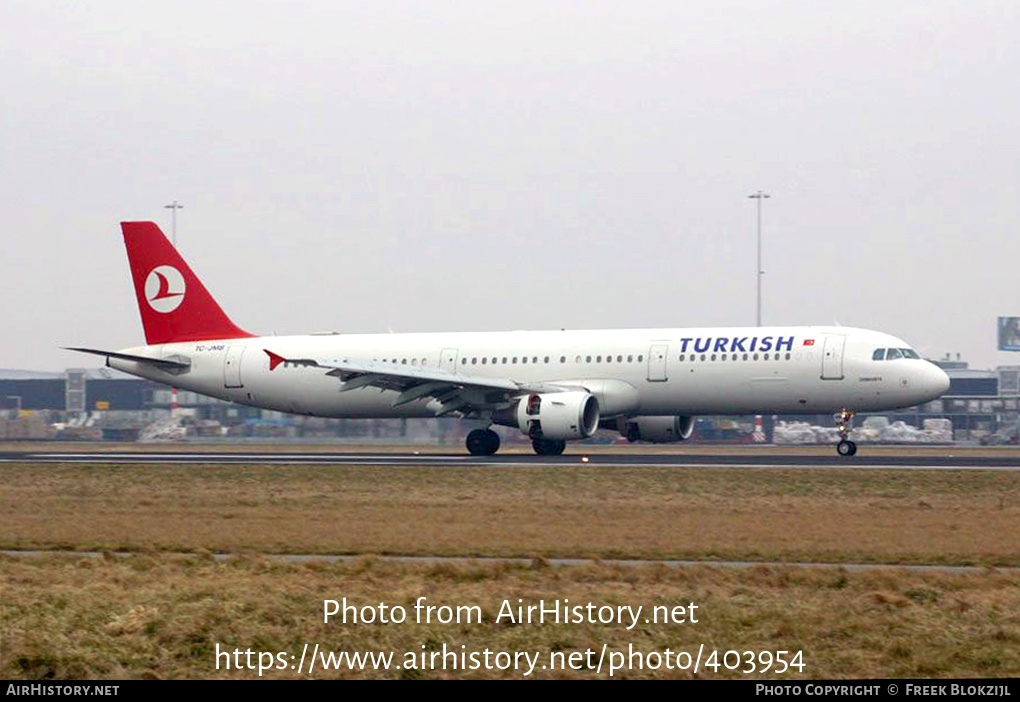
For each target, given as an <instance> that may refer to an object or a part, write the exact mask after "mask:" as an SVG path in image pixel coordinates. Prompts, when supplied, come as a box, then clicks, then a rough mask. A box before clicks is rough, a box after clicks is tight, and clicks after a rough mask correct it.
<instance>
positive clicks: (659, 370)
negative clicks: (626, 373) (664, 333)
mask: <svg viewBox="0 0 1020 702" xmlns="http://www.w3.org/2000/svg"><path fill="white" fill-rule="evenodd" d="M667 356H669V344H652V347H651V348H650V349H648V380H649V382H653V383H654V382H662V381H664V380H666V379H667V377H666V357H667Z"/></svg>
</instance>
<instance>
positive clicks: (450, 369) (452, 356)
mask: <svg viewBox="0 0 1020 702" xmlns="http://www.w3.org/2000/svg"><path fill="white" fill-rule="evenodd" d="M439 368H440V369H441V370H444V371H446V372H447V373H456V372H457V349H443V352H442V353H441V354H440V355H439Z"/></svg>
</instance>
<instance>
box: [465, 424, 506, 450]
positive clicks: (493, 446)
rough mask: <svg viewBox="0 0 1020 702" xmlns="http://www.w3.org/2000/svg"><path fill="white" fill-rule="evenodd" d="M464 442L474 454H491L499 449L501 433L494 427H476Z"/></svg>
mask: <svg viewBox="0 0 1020 702" xmlns="http://www.w3.org/2000/svg"><path fill="white" fill-rule="evenodd" d="M464 443H465V445H466V446H467V450H468V453H470V454H471V455H472V456H491V455H492V454H494V453H496V451H499V434H497V433H496V432H494V431H493V430H492V429H474V430H472V431H471V432H469V433H468V435H467V440H466V441H465V442H464Z"/></svg>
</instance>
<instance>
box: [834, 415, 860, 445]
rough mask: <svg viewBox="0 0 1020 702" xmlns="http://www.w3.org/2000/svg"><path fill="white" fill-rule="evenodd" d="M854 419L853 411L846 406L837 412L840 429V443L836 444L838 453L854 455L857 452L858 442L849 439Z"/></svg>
mask: <svg viewBox="0 0 1020 702" xmlns="http://www.w3.org/2000/svg"><path fill="white" fill-rule="evenodd" d="M853 421H854V413H853V411H851V410H848V409H846V408H845V407H844V408H843V409H841V410H840V411H839V412H837V413H836V430H837V431H839V443H838V444H836V453H838V454H839V455H840V456H853V455H854V454H855V453H857V444H855V443H854V442H853V441H850V439H849V436H850V428H851V427H852V426H853Z"/></svg>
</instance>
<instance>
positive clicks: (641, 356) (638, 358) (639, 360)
mask: <svg viewBox="0 0 1020 702" xmlns="http://www.w3.org/2000/svg"><path fill="white" fill-rule="evenodd" d="M644 360H645V355H644V354H641V355H639V356H638V357H637V362H638V363H641V362H642V361H644Z"/></svg>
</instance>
